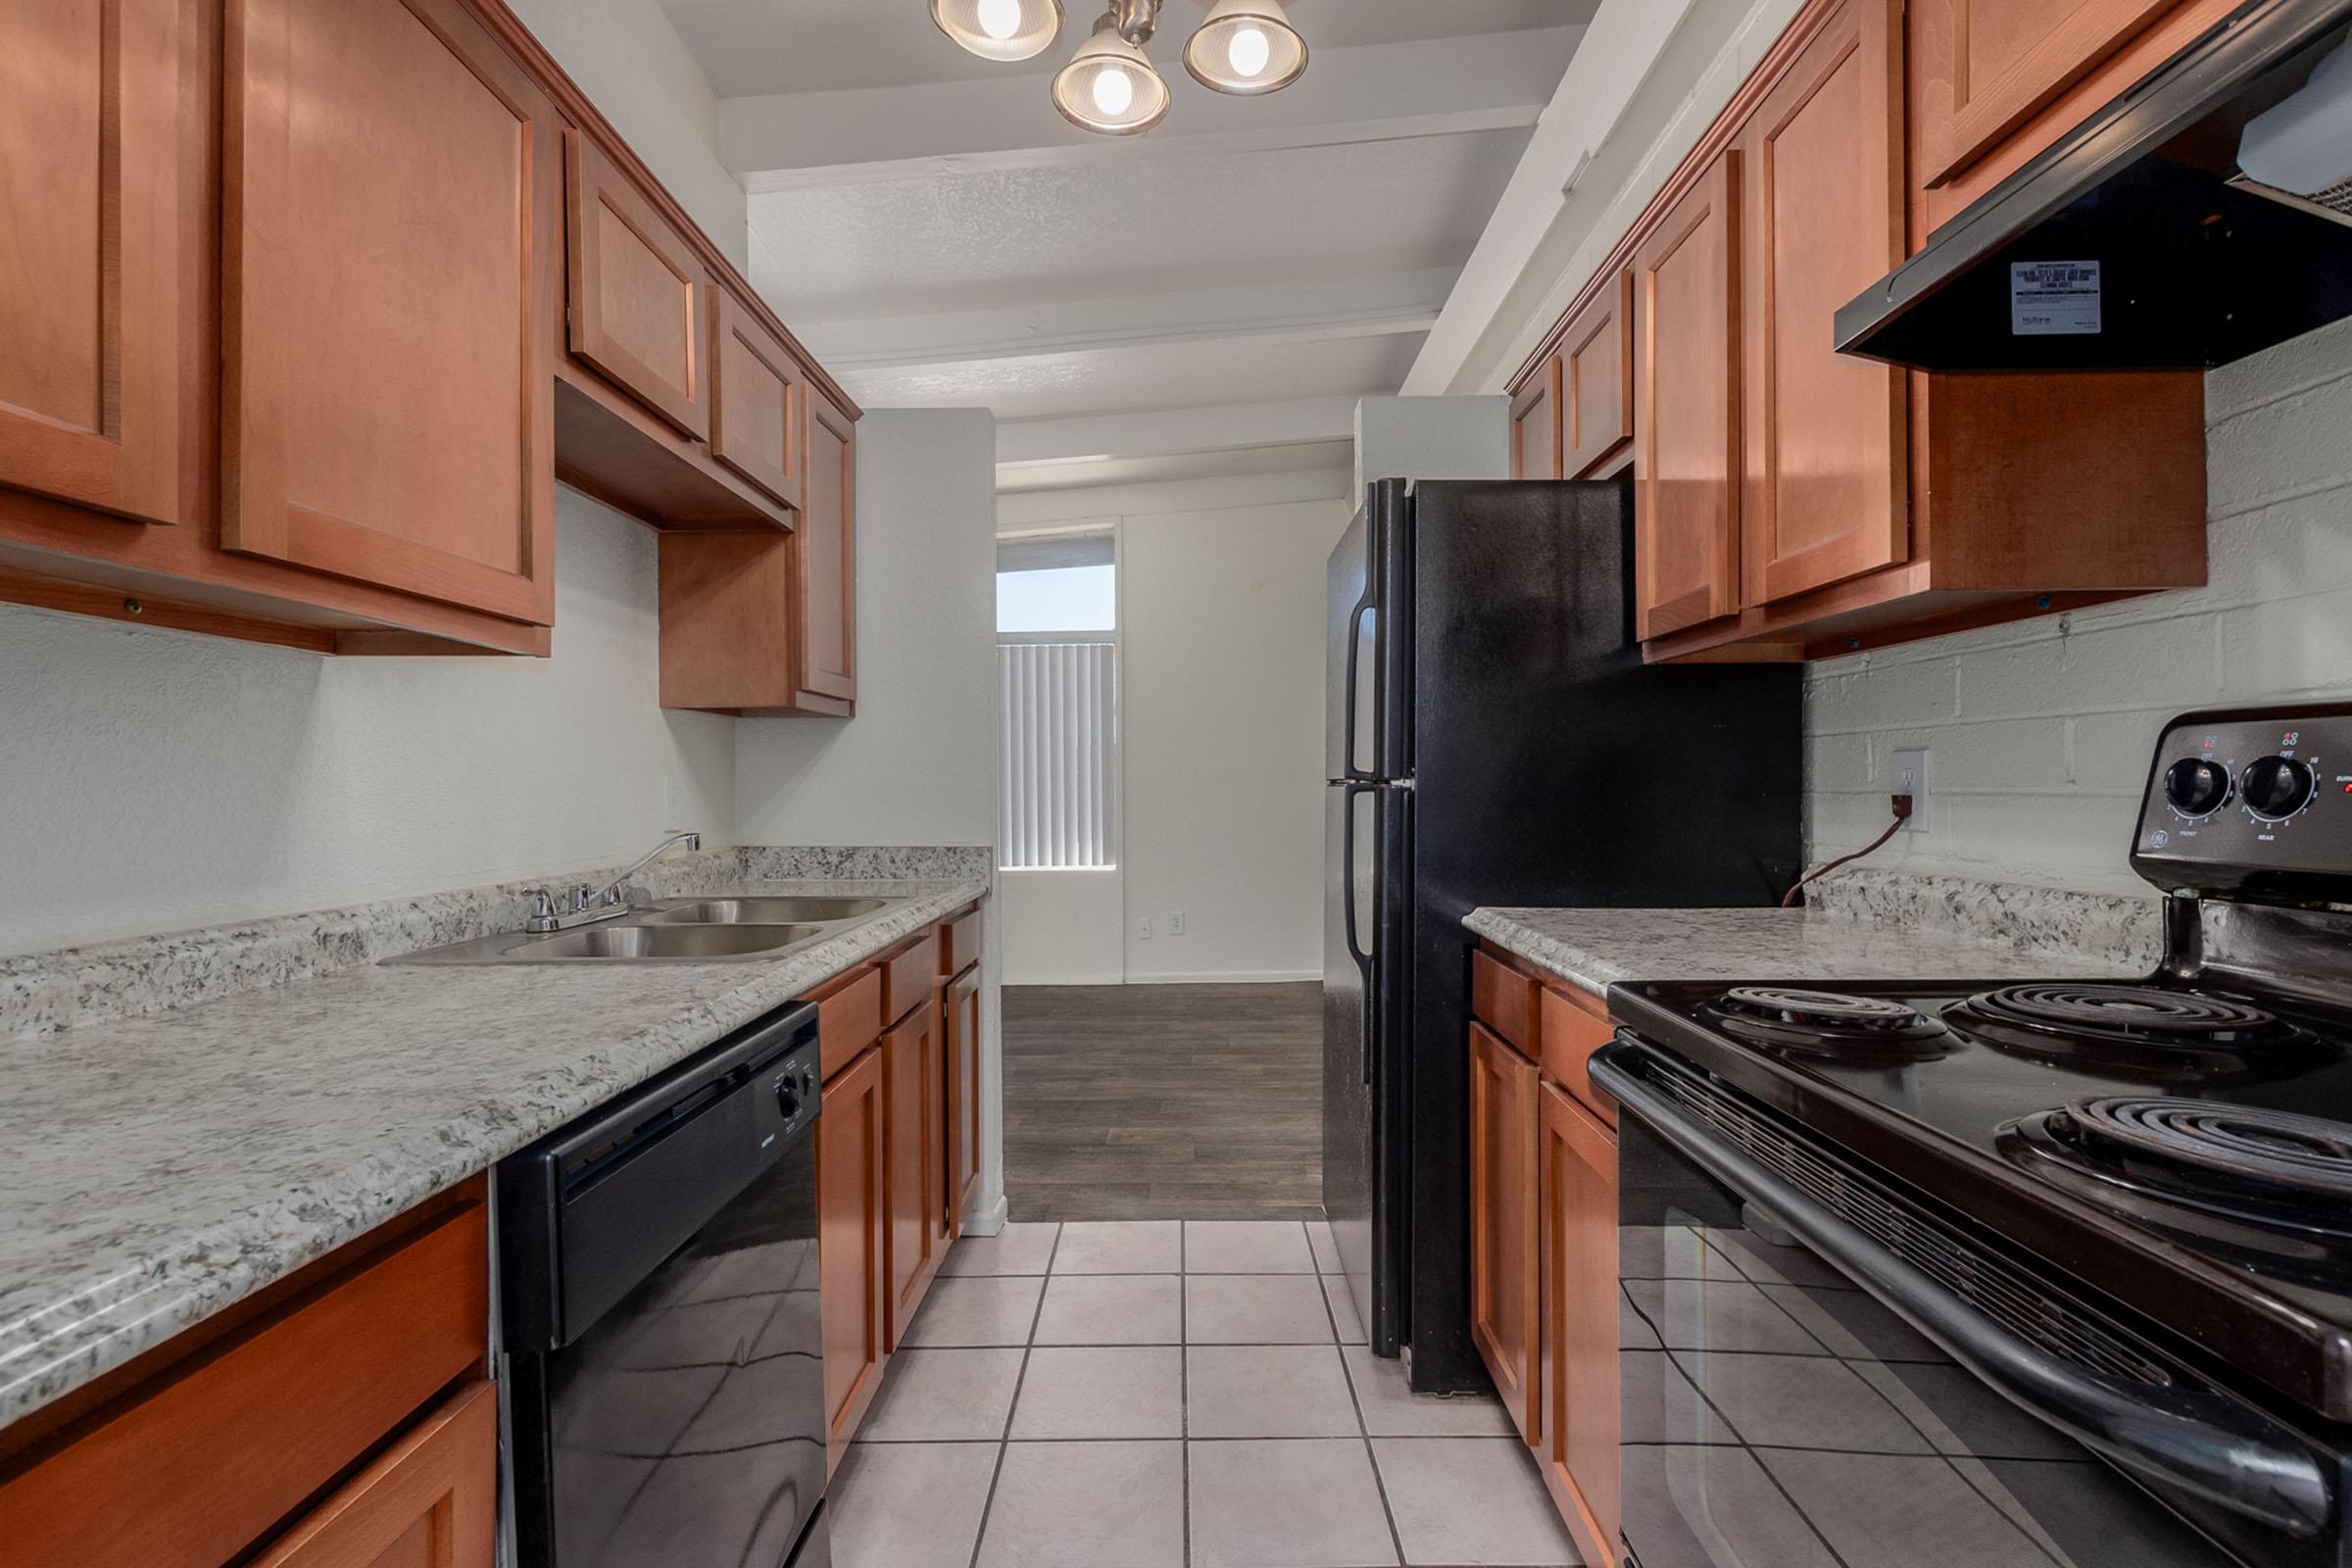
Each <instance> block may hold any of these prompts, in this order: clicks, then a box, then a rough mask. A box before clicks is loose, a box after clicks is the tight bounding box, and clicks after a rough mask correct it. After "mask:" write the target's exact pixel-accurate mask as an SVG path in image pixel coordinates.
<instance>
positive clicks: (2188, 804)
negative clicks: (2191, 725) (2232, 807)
mask: <svg viewBox="0 0 2352 1568" xmlns="http://www.w3.org/2000/svg"><path fill="white" fill-rule="evenodd" d="M2164 798H2165V799H2166V800H2168V801H2170V802H2172V803H2173V809H2175V810H2177V811H2179V812H2180V814H2181V815H2183V816H2209V815H2211V814H2212V813H2213V812H2215V811H2218V810H2220V809H2222V808H2223V807H2225V806H2227V805H2228V804H2229V769H2228V768H2226V767H2224V766H2222V764H2221V763H2219V762H2214V761H2208V760H2206V759H2204V758H2202V757H2183V758H2182V759H2180V760H2179V761H2178V762H2175V763H2174V764H2173V765H2172V767H2171V769H2170V770H2169V771H2167V772H2166V773H2165V775H2164Z"/></svg>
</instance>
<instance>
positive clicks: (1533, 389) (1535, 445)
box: [1511, 354, 1567, 479]
mask: <svg viewBox="0 0 2352 1568" xmlns="http://www.w3.org/2000/svg"><path fill="white" fill-rule="evenodd" d="M1560 375H1561V361H1560V357H1559V356H1558V355H1557V354H1555V355H1553V356H1552V357H1551V358H1550V359H1549V360H1547V361H1546V362H1544V368H1543V369H1541V370H1539V371H1537V372H1536V378H1535V379H1534V380H1533V381H1530V382H1529V383H1528V384H1527V385H1526V386H1525V387H1524V388H1522V389H1521V391H1520V393H1519V396H1518V397H1516V398H1515V399H1513V400H1512V402H1511V477H1512V478H1514V479H1560V478H1565V477H1566V476H1567V475H1566V471H1565V470H1564V469H1562V468H1561V466H1560V458H1561V450H1560V448H1561V440H1560V437H1561V431H1560Z"/></svg>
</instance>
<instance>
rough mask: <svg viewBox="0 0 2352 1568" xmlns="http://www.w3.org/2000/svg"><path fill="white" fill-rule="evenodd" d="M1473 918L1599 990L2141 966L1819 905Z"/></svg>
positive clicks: (1483, 930) (1543, 964)
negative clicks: (1627, 985) (1646, 984)
mask: <svg viewBox="0 0 2352 1568" xmlns="http://www.w3.org/2000/svg"><path fill="white" fill-rule="evenodd" d="M1462 923H1463V924H1464V925H1467V926H1468V927H1469V928H1470V929H1471V930H1473V931H1475V932H1477V933H1478V934H1479V935H1480V936H1482V937H1485V938H1487V939H1488V940H1489V941H1491V942H1494V943H1495V945H1497V946H1498V947H1501V948H1504V949H1507V950H1508V951H1510V952H1512V953H1515V954H1517V955H1518V956H1520V957H1522V958H1525V959H1527V960H1528V961H1529V962H1530V963H1533V964H1536V965H1537V966H1539V967H1540V968H1544V969H1547V970H1549V971H1550V972H1551V973H1553V974H1556V975H1558V976H1559V977H1560V978H1562V979H1563V980H1569V981H1573V982H1574V983H1576V984H1577V985H1580V986H1582V987H1584V988H1585V989H1586V990H1588V991H1590V992H1592V993H1593V995H1595V996H1603V995H1606V993H1607V991H1608V988H1609V987H1610V986H1611V985H1614V984H1617V983H1619V982H1629V981H1653V980H1790V981H1795V980H1822V981H1831V980H2001V979H2028V978H2033V977H2036V976H2043V975H2082V976H2094V975H2095V976H2104V977H2107V978H2115V977H2118V976H2121V975H2124V974H2127V973H2130V972H2131V971H2130V969H2129V968H2128V966H2126V965H2124V964H2122V963H2119V962H2118V961H2116V960H2115V959H2114V958H2113V957H2074V956H2066V955H2063V954H2056V955H2054V954H2051V953H2047V952H2029V951H2026V950H2025V949H2023V948H2021V947H2019V946H2018V945H2016V944H2014V943H2010V942H2003V941H1999V940H1996V939H1993V938H1990V937H1985V936H1977V935H1969V934H1965V933H1962V932H1958V931H1945V930H1922V929H1919V928H1918V927H1916V926H1912V925H1907V924H1901V923H1897V922H1894V921H1891V920H1889V921H1875V920H1856V919H1848V918H1843V917H1840V916H1837V915H1832V914H1825V913H1823V912H1822V911H1820V910H1818V909H1476V910H1473V911H1472V912H1471V913H1470V914H1469V915H1468V916H1467V917H1466V918H1465V919H1464V920H1463V922H1462ZM2141 972H2143V973H2144V972H2145V971H2144V968H2143V970H2142V971H2141Z"/></svg>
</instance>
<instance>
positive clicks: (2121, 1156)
mask: <svg viewBox="0 0 2352 1568" xmlns="http://www.w3.org/2000/svg"><path fill="white" fill-rule="evenodd" d="M2004 1138H2005V1140H2006V1139H2008V1138H2014V1139H2016V1140H2018V1141H2019V1142H2021V1143H2022V1145H2023V1146H2024V1148H2025V1149H2026V1150H2027V1151H2029V1152H2032V1153H2033V1154H2035V1155H2037V1156H2039V1157H2041V1158H2043V1159H2047V1160H2052V1161H2055V1162H2057V1163H2058V1164H2060V1165H2062V1166H2065V1167H2067V1168H2068V1169H2070V1170H2073V1171H2076V1172H2079V1173H2082V1174H2084V1175H2089V1176H2093V1177H2096V1178H2099V1179H2100V1180H2101V1181H2103V1182H2106V1183H2109V1184H2112V1185H2113V1186H2115V1187H2118V1188H2121V1189H2123V1190H2124V1191H2125V1192H2128V1193H2131V1194H2136V1195H2139V1196H2141V1197H2145V1198H2155V1199H2159V1200H2161V1201H2165V1202H2168V1203H2173V1204H2180V1205H2185V1206H2187V1207H2189V1208H2193V1209H2199V1210H2203V1211H2204V1212H2206V1213H2210V1214H2216V1215H2221V1216H2223V1217H2226V1218H2228V1219H2230V1220H2234V1221H2239V1222H2247V1223H2252V1224H2255V1225H2258V1226H2263V1227H2268V1228H2274V1229H2279V1230H2288V1231H2301V1232H2305V1233H2311V1232H2318V1233H2322V1234H2325V1235H2329V1236H2335V1237H2346V1236H2352V1124H2346V1123H2344V1122H2337V1121H2327V1120H2325V1119H2323V1118H2321V1117H2318V1116H2305V1115H2301V1114H2299V1113H2297V1112H2294V1111H2287V1110H2271V1109H2267V1108H2265V1107H2263V1106H2259V1105H2232V1104H2224V1103H2220V1102H2217V1101H2210V1100H2177V1099H2173V1098H2170V1097H2163V1096H2153V1095H2148V1096H2131V1095H2126V1096H2110V1097H2100V1098H2094V1099H2083V1100H2076V1101H2070V1102H2069V1103H2067V1105H2066V1107H2065V1108H2064V1109H2062V1110H2049V1111H2043V1112H2042V1113H2041V1114H2039V1115H2037V1116H2028V1117H2026V1118H2025V1119H2024V1120H2022V1121H2019V1122H2015V1123H2012V1124H2011V1126H2010V1127H2009V1128H2007V1129H2005V1130H2004Z"/></svg>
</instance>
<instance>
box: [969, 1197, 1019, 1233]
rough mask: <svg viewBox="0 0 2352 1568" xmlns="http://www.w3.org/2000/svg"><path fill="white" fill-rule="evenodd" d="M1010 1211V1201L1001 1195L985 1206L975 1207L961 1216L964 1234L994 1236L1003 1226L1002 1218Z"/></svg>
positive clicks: (1003, 1219)
mask: <svg viewBox="0 0 2352 1568" xmlns="http://www.w3.org/2000/svg"><path fill="white" fill-rule="evenodd" d="M1011 1212H1012V1203H1011V1201H1009V1200H1007V1199H1006V1198H1005V1197H1004V1196H1003V1195H1001V1194H1000V1195H999V1196H998V1198H997V1201H995V1202H993V1203H990V1204H989V1205H987V1206H986V1207H985V1208H975V1209H973V1210H972V1211H971V1212H970V1213H969V1214H966V1215H964V1216H963V1234H964V1235H966V1236H994V1235H996V1234H997V1233H998V1232H1000V1231H1002V1230H1003V1229H1004V1228H1005V1217H1006V1216H1007V1215H1009V1214H1010V1213H1011Z"/></svg>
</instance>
